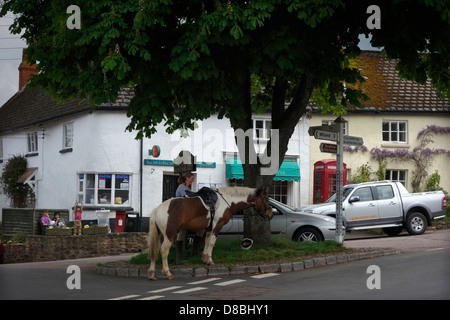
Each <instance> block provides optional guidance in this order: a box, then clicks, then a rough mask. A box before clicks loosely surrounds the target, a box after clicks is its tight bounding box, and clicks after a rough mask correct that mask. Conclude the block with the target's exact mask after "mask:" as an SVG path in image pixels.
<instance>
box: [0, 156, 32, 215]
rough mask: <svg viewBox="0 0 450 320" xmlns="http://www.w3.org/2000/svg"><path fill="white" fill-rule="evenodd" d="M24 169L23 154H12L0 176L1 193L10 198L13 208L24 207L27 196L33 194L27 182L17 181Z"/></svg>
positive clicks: (25, 168)
mask: <svg viewBox="0 0 450 320" xmlns="http://www.w3.org/2000/svg"><path fill="white" fill-rule="evenodd" d="M26 170H27V159H26V158H25V157H23V156H13V157H11V158H10V159H8V161H7V162H6V164H5V167H4V168H3V172H2V175H1V177H0V185H1V186H2V190H3V193H4V194H5V195H7V196H8V197H10V198H11V200H12V204H13V207H15V208H22V207H25V206H26V203H27V198H28V196H33V194H32V190H31V189H30V187H29V186H28V185H27V184H24V183H20V182H18V180H19V178H20V176H21V175H22V174H24V173H25V171H26Z"/></svg>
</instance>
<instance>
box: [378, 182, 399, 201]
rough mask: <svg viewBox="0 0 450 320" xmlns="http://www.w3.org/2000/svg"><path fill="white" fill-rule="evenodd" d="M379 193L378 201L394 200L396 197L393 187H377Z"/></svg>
mask: <svg viewBox="0 0 450 320" xmlns="http://www.w3.org/2000/svg"><path fill="white" fill-rule="evenodd" d="M375 188H376V189H377V193H378V200H386V199H392V198H393V197H394V190H392V186H388V185H386V186H376V187H375Z"/></svg>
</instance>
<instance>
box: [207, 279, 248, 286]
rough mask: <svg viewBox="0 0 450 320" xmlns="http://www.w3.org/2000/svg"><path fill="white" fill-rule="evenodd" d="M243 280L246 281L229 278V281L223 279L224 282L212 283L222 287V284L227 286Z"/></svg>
mask: <svg viewBox="0 0 450 320" xmlns="http://www.w3.org/2000/svg"><path fill="white" fill-rule="evenodd" d="M244 281H247V280H242V279H235V280H230V281H225V282H219V283H214V285H215V286H220V287H224V286H229V285H231V284H235V283H240V282H244Z"/></svg>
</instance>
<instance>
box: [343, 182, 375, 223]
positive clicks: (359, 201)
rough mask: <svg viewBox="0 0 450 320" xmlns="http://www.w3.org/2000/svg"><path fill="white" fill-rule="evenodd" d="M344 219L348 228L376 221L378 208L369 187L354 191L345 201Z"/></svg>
mask: <svg viewBox="0 0 450 320" xmlns="http://www.w3.org/2000/svg"><path fill="white" fill-rule="evenodd" d="M346 200H347V201H346V203H345V210H344V217H345V219H346V221H347V225H348V226H358V225H366V224H368V223H369V224H370V223H372V222H377V221H378V206H377V201H376V200H375V198H374V196H373V193H372V188H371V187H362V188H359V189H356V190H355V191H354V192H353V193H352V194H351V195H350V197H348V198H347V199H346Z"/></svg>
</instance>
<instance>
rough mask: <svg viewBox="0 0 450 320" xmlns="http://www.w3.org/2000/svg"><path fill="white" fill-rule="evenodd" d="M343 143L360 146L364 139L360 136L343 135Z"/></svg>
mask: <svg viewBox="0 0 450 320" xmlns="http://www.w3.org/2000/svg"><path fill="white" fill-rule="evenodd" d="M343 143H344V144H346V145H349V146H362V145H363V144H364V140H363V138H361V137H353V136H346V135H344V141H343Z"/></svg>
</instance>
